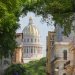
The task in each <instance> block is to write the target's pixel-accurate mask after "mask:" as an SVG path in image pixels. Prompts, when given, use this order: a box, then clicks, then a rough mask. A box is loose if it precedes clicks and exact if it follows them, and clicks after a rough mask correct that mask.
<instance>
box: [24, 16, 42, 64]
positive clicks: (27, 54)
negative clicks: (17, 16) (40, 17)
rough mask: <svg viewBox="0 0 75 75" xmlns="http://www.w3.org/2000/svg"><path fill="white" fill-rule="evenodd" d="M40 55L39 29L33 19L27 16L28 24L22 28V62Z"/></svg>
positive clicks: (38, 57) (37, 57)
mask: <svg viewBox="0 0 75 75" xmlns="http://www.w3.org/2000/svg"><path fill="white" fill-rule="evenodd" d="M41 57H42V47H41V45H40V35H39V31H38V29H37V28H36V26H35V25H33V20H32V18H31V17H30V18H29V24H28V25H27V26H26V27H25V28H24V29H23V62H24V63H26V62H29V61H33V60H36V59H40V58H41Z"/></svg>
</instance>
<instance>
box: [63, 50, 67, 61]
mask: <svg viewBox="0 0 75 75" xmlns="http://www.w3.org/2000/svg"><path fill="white" fill-rule="evenodd" d="M63 54H64V60H67V50H64V52H63Z"/></svg>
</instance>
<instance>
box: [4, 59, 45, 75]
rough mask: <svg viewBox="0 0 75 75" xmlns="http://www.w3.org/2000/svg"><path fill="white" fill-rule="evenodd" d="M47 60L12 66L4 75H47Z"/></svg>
mask: <svg viewBox="0 0 75 75" xmlns="http://www.w3.org/2000/svg"><path fill="white" fill-rule="evenodd" d="M45 66H46V58H42V59H40V60H36V61H30V62H29V63H27V64H12V65H11V66H10V67H8V68H7V69H6V70H5V74H4V75H46V71H45Z"/></svg>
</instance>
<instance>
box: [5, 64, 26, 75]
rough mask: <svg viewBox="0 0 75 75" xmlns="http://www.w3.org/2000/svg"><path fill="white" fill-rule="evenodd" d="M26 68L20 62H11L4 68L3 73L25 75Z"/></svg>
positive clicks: (6, 74)
mask: <svg viewBox="0 0 75 75" xmlns="http://www.w3.org/2000/svg"><path fill="white" fill-rule="evenodd" d="M25 72H26V68H25V67H24V66H23V65H21V64H12V65H11V66H10V67H8V68H7V69H6V70H5V73H4V75H25Z"/></svg>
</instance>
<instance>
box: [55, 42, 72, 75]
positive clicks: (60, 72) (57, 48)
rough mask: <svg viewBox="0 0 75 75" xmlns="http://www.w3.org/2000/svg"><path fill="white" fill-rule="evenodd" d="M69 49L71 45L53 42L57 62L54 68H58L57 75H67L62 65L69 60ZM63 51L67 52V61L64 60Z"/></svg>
mask: <svg viewBox="0 0 75 75" xmlns="http://www.w3.org/2000/svg"><path fill="white" fill-rule="evenodd" d="M70 49H71V44H70V43H68V42H55V53H56V57H57V60H56V61H55V62H54V63H55V65H56V67H55V68H57V67H58V71H57V72H58V75H63V74H64V73H65V74H66V75H67V72H66V70H65V68H64V64H65V63H66V62H67V61H69V60H70ZM64 50H67V59H64V53H63V52H64Z"/></svg>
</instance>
